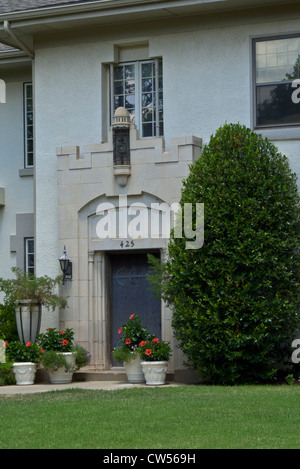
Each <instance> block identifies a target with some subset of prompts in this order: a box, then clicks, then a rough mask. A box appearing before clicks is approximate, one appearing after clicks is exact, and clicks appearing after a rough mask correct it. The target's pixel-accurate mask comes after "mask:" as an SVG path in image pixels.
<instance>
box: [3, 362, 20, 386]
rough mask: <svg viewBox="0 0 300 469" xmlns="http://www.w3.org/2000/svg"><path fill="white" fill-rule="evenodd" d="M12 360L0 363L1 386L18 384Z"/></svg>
mask: <svg viewBox="0 0 300 469" xmlns="http://www.w3.org/2000/svg"><path fill="white" fill-rule="evenodd" d="M12 366H13V363H12V362H5V363H0V386H9V385H11V384H16V379H15V377H14V374H13V371H12Z"/></svg>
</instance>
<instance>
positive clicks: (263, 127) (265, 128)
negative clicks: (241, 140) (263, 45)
mask: <svg viewBox="0 0 300 469" xmlns="http://www.w3.org/2000/svg"><path fill="white" fill-rule="evenodd" d="M295 38H300V34H284V35H278V36H266V37H257V38H253V39H252V63H253V126H254V129H257V130H259V131H261V132H262V133H263V134H264V135H266V136H267V135H269V134H268V133H266V132H269V133H270V132H272V134H270V137H271V136H274V135H275V134H274V132H276V129H277V133H276V135H278V136H279V135H280V137H281V138H283V137H284V136H286V138H290V137H291V136H292V135H293V134H291V132H293V128H294V129H295V128H296V129H297V128H298V127H300V121H299V122H294V123H284V122H278V123H270V124H258V123H257V106H258V101H257V89H258V88H259V87H263V86H271V85H274V86H275V85H280V84H286V85H289V84H290V85H291V99H292V93H293V91H295V88H292V82H293V81H294V80H288V79H287V80H277V81H266V82H262V83H258V82H257V76H256V75H257V74H256V71H257V65H256V64H257V56H256V44H257V43H258V42H269V41H280V40H282V39H295ZM299 108H300V103H299ZM280 129H282V132H284V134H283V135H282V134H279V133H278V132H280ZM288 129H290V130H288ZM286 132H288V135H286Z"/></svg>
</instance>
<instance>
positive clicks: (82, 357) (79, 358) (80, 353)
mask: <svg viewBox="0 0 300 469" xmlns="http://www.w3.org/2000/svg"><path fill="white" fill-rule="evenodd" d="M73 352H74V353H75V367H76V370H79V369H80V368H83V367H84V366H87V365H88V364H89V363H90V360H91V354H90V353H89V352H88V351H87V350H86V348H85V347H83V346H82V345H79V344H75V345H74V348H73Z"/></svg>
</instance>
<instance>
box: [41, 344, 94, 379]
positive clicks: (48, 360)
mask: <svg viewBox="0 0 300 469" xmlns="http://www.w3.org/2000/svg"><path fill="white" fill-rule="evenodd" d="M71 352H72V353H73V354H74V355H75V365H73V364H71V363H69V362H68V361H67V359H66V357H65V356H64V355H63V353H61V352H58V351H56V350H46V351H44V350H43V353H41V359H40V363H41V365H42V367H43V368H44V369H45V370H51V371H57V370H58V369H59V368H64V369H65V371H66V372H69V373H74V371H77V370H79V369H80V368H82V367H84V366H86V365H88V364H89V362H90V358H91V355H90V354H89V352H88V351H87V350H86V349H85V348H84V347H82V346H81V345H79V344H76V345H74V346H73V347H72V350H71Z"/></svg>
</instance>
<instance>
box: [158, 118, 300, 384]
mask: <svg viewBox="0 0 300 469" xmlns="http://www.w3.org/2000/svg"><path fill="white" fill-rule="evenodd" d="M196 202H202V203H204V212H205V223H204V226H205V235H204V245H203V247H202V248H201V249H190V250H188V249H186V246H185V243H186V241H187V240H186V239H185V238H184V237H183V238H181V239H180V238H175V237H174V233H173V234H172V236H171V239H170V243H169V260H168V261H167V263H166V266H165V269H164V275H163V281H162V292H163V297H164V299H165V300H167V301H168V302H169V304H170V305H171V307H172V309H173V327H174V331H175V336H176V337H177V339H178V340H179V344H180V347H181V348H182V350H183V351H184V352H185V354H186V357H187V359H188V360H189V361H190V362H191V363H192V364H193V365H194V367H195V368H196V369H197V370H198V371H200V372H201V373H202V375H203V377H204V378H205V379H207V380H209V381H210V382H213V383H219V384H232V383H241V382H257V381H263V380H266V379H269V378H270V377H271V376H272V374H273V373H274V369H275V368H276V364H278V363H282V362H283V360H284V358H285V357H286V356H288V354H290V353H291V352H290V351H291V342H292V339H293V333H294V331H295V329H296V328H297V327H298V326H299V292H300V289H299V265H300V251H299V244H300V230H299V227H300V223H299V221H300V209H299V195H298V190H297V184H296V177H295V175H294V174H293V173H292V172H291V169H290V167H289V164H288V161H287V158H286V157H285V156H283V155H281V154H280V153H279V152H278V150H277V149H276V147H275V146H274V145H273V144H271V143H270V142H269V141H268V140H267V139H263V138H262V137H261V136H260V135H257V134H256V133H254V132H252V131H251V130H249V129H247V128H246V127H244V126H241V125H239V124H226V125H224V126H223V127H221V128H220V129H219V130H218V131H217V132H216V133H215V135H214V136H212V137H211V139H210V141H209V143H208V144H207V145H206V146H205V148H204V150H203V153H202V155H201V157H200V159H199V160H198V161H197V162H196V163H195V164H194V165H193V166H192V167H191V168H190V174H189V176H188V177H187V179H186V180H185V181H184V186H183V190H182V199H181V206H182V208H184V204H185V203H192V204H194V205H195V204H196Z"/></svg>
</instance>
